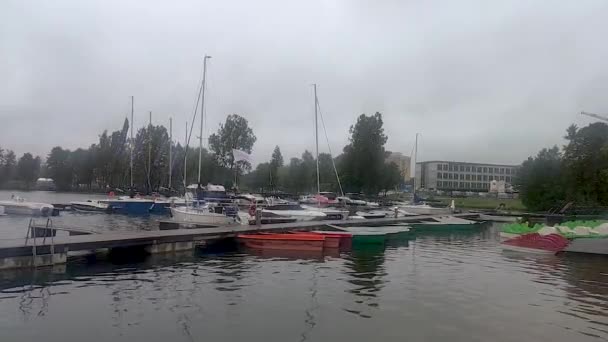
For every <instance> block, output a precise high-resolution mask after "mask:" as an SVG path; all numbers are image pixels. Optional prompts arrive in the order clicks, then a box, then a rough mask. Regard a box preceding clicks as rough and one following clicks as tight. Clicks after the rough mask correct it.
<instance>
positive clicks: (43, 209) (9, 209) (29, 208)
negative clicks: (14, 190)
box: [0, 197, 54, 216]
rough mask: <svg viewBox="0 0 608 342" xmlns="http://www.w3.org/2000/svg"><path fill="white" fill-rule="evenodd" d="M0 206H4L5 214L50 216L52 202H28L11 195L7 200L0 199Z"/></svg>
mask: <svg viewBox="0 0 608 342" xmlns="http://www.w3.org/2000/svg"><path fill="white" fill-rule="evenodd" d="M0 206H3V207H4V212H5V213H6V214H13V215H30V216H51V215H52V214H53V209H54V207H53V205H52V204H48V203H39V202H28V201H26V200H24V199H23V198H20V197H13V198H12V199H11V200H8V201H0Z"/></svg>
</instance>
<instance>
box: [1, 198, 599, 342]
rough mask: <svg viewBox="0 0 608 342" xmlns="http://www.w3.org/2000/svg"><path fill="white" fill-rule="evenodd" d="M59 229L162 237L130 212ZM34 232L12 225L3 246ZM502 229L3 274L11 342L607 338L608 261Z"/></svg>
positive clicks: (81, 263)
mask: <svg viewBox="0 0 608 342" xmlns="http://www.w3.org/2000/svg"><path fill="white" fill-rule="evenodd" d="M22 196H24V197H27V198H29V199H32V200H44V198H41V197H36V196H51V198H49V199H46V200H47V201H49V202H68V201H70V200H74V199H75V198H77V197H80V196H82V195H74V194H53V193H43V194H41V193H29V194H25V195H22ZM1 197H3V193H2V192H0V198H1ZM4 197H6V196H4ZM8 197H10V193H9V195H8ZM84 197H90V196H84ZM59 220H62V222H63V223H64V224H74V222H78V223H88V224H91V225H95V226H96V227H99V228H100V229H101V228H103V229H108V230H111V229H114V230H120V229H124V230H126V229H155V227H156V226H157V225H156V224H155V222H150V221H148V220H154V218H152V219H141V218H139V219H134V218H126V217H121V216H118V215H82V214H81V215H76V214H72V215H70V214H68V213H63V214H62V216H61V217H60V218H56V221H59ZM54 221H55V219H54ZM26 226H27V219H25V218H21V219H15V218H8V217H3V218H0V229H2V231H0V234H2V235H0V238H3V237H5V236H11V237H12V236H13V235H14V236H17V237H21V236H23V234H24V231H23V227H26ZM498 230H499V226H498V225H494V226H488V227H485V228H482V229H477V230H473V231H465V232H463V231H461V232H451V233H426V234H422V235H417V236H415V237H413V238H412V239H410V240H405V241H398V242H394V243H390V244H388V245H387V246H376V247H371V248H370V247H368V248H363V249H355V250H353V251H352V252H348V253H342V254H339V255H332V256H327V255H326V256H310V255H308V256H303V255H297V254H296V255H290V256H277V255H254V254H250V253H247V252H243V251H238V250H235V249H231V248H229V247H226V248H216V249H214V250H197V251H194V252H189V253H184V254H172V255H156V256H151V257H147V258H145V259H141V260H131V261H125V260H120V261H116V260H107V261H91V260H87V259H84V258H81V259H78V258H76V259H73V260H71V262H70V263H68V264H67V265H65V266H64V267H57V268H56V269H54V270H50V269H42V270H37V271H36V272H32V271H24V270H21V271H4V272H0V341H3V342H5V341H32V340H40V341H45V342H52V341H61V342H65V341H172V342H177V341H202V340H208V341H349V342H350V341H405V340H408V341H517V342H522V341H568V342H571V341H606V340H608V258H605V257H589V256H572V255H568V256H554V257H553V256H552V257H546V256H536V255H526V254H516V253H507V252H506V251H505V252H503V251H502V250H501V248H500V246H499V242H498V236H497V232H498Z"/></svg>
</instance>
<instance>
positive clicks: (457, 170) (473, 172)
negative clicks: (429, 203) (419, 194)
mask: <svg viewBox="0 0 608 342" xmlns="http://www.w3.org/2000/svg"><path fill="white" fill-rule="evenodd" d="M518 169H519V166H518V165H501V164H483V163H466V162H452V161H441V160H433V161H426V162H420V163H416V189H421V188H424V189H427V190H459V191H473V192H485V191H489V190H490V182H492V181H493V180H496V181H504V182H505V183H506V184H511V183H512V182H513V179H514V177H515V176H516V174H517V170H518Z"/></svg>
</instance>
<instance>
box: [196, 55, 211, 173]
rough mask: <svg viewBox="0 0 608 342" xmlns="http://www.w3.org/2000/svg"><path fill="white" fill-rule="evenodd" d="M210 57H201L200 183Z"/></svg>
mask: <svg viewBox="0 0 608 342" xmlns="http://www.w3.org/2000/svg"><path fill="white" fill-rule="evenodd" d="M209 58H211V56H207V55H205V58H203V85H202V89H201V130H200V132H199V133H200V134H199V137H198V139H199V140H198V184H201V163H202V160H203V122H204V118H203V116H204V115H205V81H206V78H207V59H209Z"/></svg>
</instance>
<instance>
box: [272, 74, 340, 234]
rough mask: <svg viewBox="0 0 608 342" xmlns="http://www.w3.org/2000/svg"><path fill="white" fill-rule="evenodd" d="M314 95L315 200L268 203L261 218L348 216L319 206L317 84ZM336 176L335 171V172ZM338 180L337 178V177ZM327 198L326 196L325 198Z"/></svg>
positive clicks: (321, 218) (302, 218)
mask: <svg viewBox="0 0 608 342" xmlns="http://www.w3.org/2000/svg"><path fill="white" fill-rule="evenodd" d="M313 87H314V95H315V145H316V158H317V195H315V196H314V197H311V198H313V199H315V200H316V202H315V203H314V204H316V206H314V204H313V205H309V206H306V205H303V206H301V205H299V204H293V203H286V204H277V205H269V206H267V207H266V208H264V209H263V210H262V219H263V220H267V222H268V223H271V222H283V221H285V222H289V221H290V220H291V221H315V220H317V221H318V220H346V219H347V218H348V214H349V213H348V210H340V209H334V208H327V207H323V208H322V207H321V200H322V198H324V196H322V195H321V182H320V175H319V128H318V127H319V124H318V122H319V120H318V116H319V113H318V110H319V100H318V98H317V85H316V84H313ZM336 176H337V173H336ZM338 182H339V179H338ZM325 200H327V198H325Z"/></svg>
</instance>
